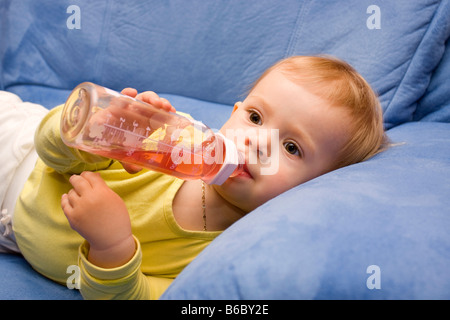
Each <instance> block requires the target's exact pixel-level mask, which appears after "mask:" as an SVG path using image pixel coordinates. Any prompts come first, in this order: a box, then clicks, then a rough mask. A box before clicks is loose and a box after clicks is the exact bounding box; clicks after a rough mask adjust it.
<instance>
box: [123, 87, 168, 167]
mask: <svg viewBox="0 0 450 320" xmlns="http://www.w3.org/2000/svg"><path fill="white" fill-rule="evenodd" d="M121 93H122V94H124V95H126V96H130V97H132V98H136V99H138V100H141V101H144V102H146V103H149V104H151V105H153V106H155V107H156V108H159V109H162V110H165V111H171V112H175V111H176V110H175V108H174V107H173V106H172V105H171V103H170V102H169V101H168V100H167V99H165V98H161V97H159V96H158V95H157V94H156V93H155V92H153V91H145V92H142V93H139V94H138V92H137V90H136V89H134V88H125V89H123V90H122V92H121ZM121 164H122V166H123V168H124V169H125V170H126V171H127V172H128V173H131V174H134V173H137V172H139V171H141V170H142V167H140V166H137V165H135V164H130V163H126V162H121Z"/></svg>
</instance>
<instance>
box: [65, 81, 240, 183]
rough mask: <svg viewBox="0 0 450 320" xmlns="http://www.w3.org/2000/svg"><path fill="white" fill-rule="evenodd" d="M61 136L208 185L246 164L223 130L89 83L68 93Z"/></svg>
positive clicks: (73, 144) (76, 145) (89, 149)
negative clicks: (211, 127)
mask: <svg viewBox="0 0 450 320" xmlns="http://www.w3.org/2000/svg"><path fill="white" fill-rule="evenodd" d="M61 137H62V140H63V141H64V143H65V144H66V145H68V146H69V147H72V148H77V149H80V150H83V151H86V152H90V153H94V154H97V155H100V156H103V157H107V158H111V159H116V160H119V161H122V162H126V163H130V164H136V165H139V166H141V167H146V168H148V169H152V170H156V171H159V172H163V173H166V174H170V175H173V176H176V177H178V178H181V179H184V180H193V179H202V180H203V181H205V182H206V183H208V184H219V185H220V184H222V183H223V182H224V181H225V180H226V179H228V177H230V176H236V175H238V174H239V173H241V172H242V171H243V166H244V157H243V155H242V154H241V153H240V152H239V151H238V150H237V148H236V145H235V144H234V143H233V142H232V141H231V140H229V139H227V138H226V137H225V136H224V135H223V134H221V133H220V132H213V130H211V129H210V128H209V127H208V126H206V125H204V124H203V123H201V122H199V121H196V120H193V119H190V118H188V117H185V116H182V115H180V114H178V113H174V112H168V111H165V110H160V109H158V108H156V107H154V106H152V105H150V104H148V103H144V102H142V101H139V100H137V99H134V98H132V97H129V96H126V95H122V94H120V93H118V92H116V91H113V90H110V89H107V88H105V87H102V86H99V85H96V84H93V83H90V82H84V83H81V84H79V85H78V86H77V87H76V88H75V89H74V90H73V91H72V93H71V94H70V95H69V97H68V99H67V101H66V104H65V106H64V109H63V112H62V115H61Z"/></svg>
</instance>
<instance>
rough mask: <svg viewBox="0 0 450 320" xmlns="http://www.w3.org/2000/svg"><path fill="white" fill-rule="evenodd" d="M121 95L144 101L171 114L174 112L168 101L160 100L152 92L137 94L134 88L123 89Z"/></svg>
mask: <svg viewBox="0 0 450 320" xmlns="http://www.w3.org/2000/svg"><path fill="white" fill-rule="evenodd" d="M121 93H122V94H124V95H126V96H130V97H133V98H136V99H138V100H141V101H144V102H146V103H148V104H151V105H152V106H154V107H156V108H159V109H162V110H166V111H172V112H175V111H176V110H175V108H174V107H173V106H172V104H171V103H170V102H169V100H167V99H165V98H161V97H160V96H158V95H157V94H156V93H155V92H153V91H144V92H141V93H139V94H138V92H137V90H136V89H134V88H125V89H123V90H122V92H121Z"/></svg>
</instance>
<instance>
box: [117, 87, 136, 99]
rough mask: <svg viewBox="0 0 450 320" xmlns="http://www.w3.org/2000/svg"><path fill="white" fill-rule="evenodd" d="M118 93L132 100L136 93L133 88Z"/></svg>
mask: <svg viewBox="0 0 450 320" xmlns="http://www.w3.org/2000/svg"><path fill="white" fill-rule="evenodd" d="M120 93H122V94H124V95H126V96H130V97H132V98H134V97H136V95H137V93H138V92H137V90H136V89H134V88H125V89H123V90H122V91H121V92H120Z"/></svg>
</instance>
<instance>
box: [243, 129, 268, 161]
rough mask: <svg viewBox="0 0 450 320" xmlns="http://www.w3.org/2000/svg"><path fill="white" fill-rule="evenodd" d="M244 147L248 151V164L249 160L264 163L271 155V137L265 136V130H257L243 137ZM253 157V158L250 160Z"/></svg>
mask: <svg viewBox="0 0 450 320" xmlns="http://www.w3.org/2000/svg"><path fill="white" fill-rule="evenodd" d="M244 141H245V147H246V149H247V150H248V157H249V163H251V160H254V161H255V162H254V163H256V161H258V160H259V161H260V162H261V163H265V162H266V161H267V158H269V157H270V155H271V150H272V148H271V137H270V134H267V132H266V130H261V129H260V130H258V132H257V133H256V132H254V133H253V134H249V135H247V136H246V137H245V140H244ZM252 157H253V158H252Z"/></svg>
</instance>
